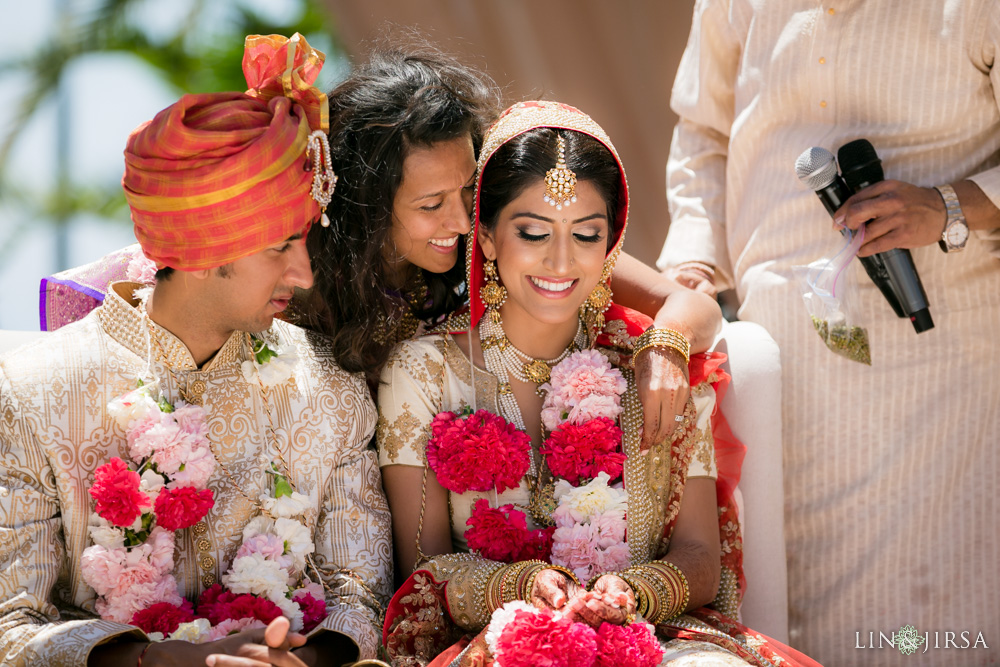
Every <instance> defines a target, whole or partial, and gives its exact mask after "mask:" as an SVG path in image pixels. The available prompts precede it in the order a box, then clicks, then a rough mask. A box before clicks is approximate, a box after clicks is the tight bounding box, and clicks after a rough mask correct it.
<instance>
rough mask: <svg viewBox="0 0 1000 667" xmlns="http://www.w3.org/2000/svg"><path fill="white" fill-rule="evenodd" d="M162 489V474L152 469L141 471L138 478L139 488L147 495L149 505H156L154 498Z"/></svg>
mask: <svg viewBox="0 0 1000 667" xmlns="http://www.w3.org/2000/svg"><path fill="white" fill-rule="evenodd" d="M162 489H163V475H161V474H160V473H158V472H153V471H152V470H147V471H146V472H144V473H142V477H140V478H139V490H140V491H142V492H143V493H145V494H146V495H147V496H149V506H150V507H154V506H155V505H156V498H157V497H158V496H159V495H160V491H161V490H162Z"/></svg>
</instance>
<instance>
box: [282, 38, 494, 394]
mask: <svg viewBox="0 0 1000 667" xmlns="http://www.w3.org/2000/svg"><path fill="white" fill-rule="evenodd" d="M329 98H330V151H331V157H332V161H333V169H334V171H335V172H336V173H337V176H338V178H339V180H338V182H337V186H336V189H335V190H334V194H333V200H332V201H331V202H330V205H329V207H328V208H327V215H328V217H329V218H330V223H331V224H330V227H328V228H323V227H320V226H318V225H316V226H314V227H313V229H312V231H311V232H310V234H309V237H308V240H307V243H308V247H309V254H310V256H311V257H312V262H313V271H314V274H315V286H314V288H313V291H312V296H311V298H310V300H309V302H308V303H307V304H306V306H305V308H304V310H305V312H304V313H301V315H300V319H301V321H302V323H303V324H305V325H306V326H309V327H311V328H314V329H317V330H319V331H321V332H323V333H326V334H328V335H330V336H331V337H332V339H333V353H334V356H335V358H336V360H337V363H338V364H339V365H340V366H341V367H342V368H344V369H345V370H347V371H350V372H358V371H362V372H364V373H366V374H367V376H368V378H369V380H375V379H377V377H378V373H379V370H380V369H381V367H382V366H383V364H384V363H385V361H386V359H387V358H388V355H389V352H390V351H391V349H392V346H393V342H394V341H393V339H392V337H391V336H389V337H388V339H387V340H386V339H380V337H379V335H378V332H379V331H380V330H381V331H384V330H385V327H386V323H387V322H391V321H393V319H394V318H397V319H398V316H399V313H398V312H395V311H396V310H398V308H399V297H398V295H397V296H396V297H394V296H393V295H392V293H391V290H392V289H393V288H394V287H397V288H398V286H392V285H390V284H388V282H387V278H388V276H387V271H386V266H385V265H384V263H383V254H382V252H383V247H385V246H386V244H387V243H390V231H391V228H392V206H393V200H394V198H395V195H396V191H397V189H398V188H399V185H400V182H401V180H402V174H403V161H404V160H405V159H406V157H407V155H408V153H409V151H410V149H411V148H413V147H432V146H434V145H435V144H438V143H439V142H443V141H449V140H453V139H458V138H461V137H465V136H471V138H472V144H473V148H474V150H475V152H476V155H477V156H478V153H479V148H480V147H481V146H482V139H483V133H484V132H485V130H486V127H487V126H488V125H489V123H491V122H492V121H493V120H494V119H495V118H496V114H497V110H498V104H499V92H498V89H497V87H496V84H494V83H493V82H492V81H491V80H490V79H489V77H488V76H487V75H486V74H484V73H482V72H479V71H477V70H475V69H472V68H470V67H467V66H465V65H462V64H461V63H459V62H457V61H456V60H453V59H452V58H450V57H448V56H445V55H443V54H442V53H440V52H438V51H436V50H435V49H433V48H432V47H430V46H428V45H423V44H422V45H420V46H419V47H417V48H415V49H410V50H407V51H403V50H398V49H385V48H381V49H377V50H375V51H374V52H373V53H372V54H371V56H370V58H369V60H368V62H367V63H366V64H364V65H362V66H360V67H359V68H357V69H355V70H354V71H353V72H352V73H351V75H350V76H349V77H348V78H347V80H345V81H344V82H343V83H341V84H340V85H339V86H337V87H336V88H335V89H334V90H333V91H332V92H331V93H330V95H329ZM460 244H461V245H460V247H459V252H458V256H459V258H462V257H464V256H465V254H464V250H463V248H464V239H463V241H461V242H460ZM419 270H420V271H421V273H422V274H423V278H424V281H425V283H426V284H427V287H428V306H427V307H426V308H423V309H421V310H419V311H418V312H417V313H416V315H417V317H418V318H420V319H424V320H433V319H435V318H437V317H439V316H441V315H444V314H446V313H449V312H452V311H453V310H455V309H456V308H457V307H458V306H459V305H461V304H462V303H464V302H465V300H466V295H465V293H464V278H465V273H464V267H463V262H462V261H461V260H460V261H458V262H456V265H455V266H454V267H453V268H452V269H451V270H450V271H448V272H447V273H444V274H435V273H431V272H428V271H424V270H423V269H419ZM460 287H462V289H460ZM380 328H381V329H380Z"/></svg>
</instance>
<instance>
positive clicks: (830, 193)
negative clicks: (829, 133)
mask: <svg viewBox="0 0 1000 667" xmlns="http://www.w3.org/2000/svg"><path fill="white" fill-rule="evenodd" d="M795 174H796V175H797V176H798V177H799V180H800V181H802V183H803V184H805V186H806V187H807V188H809V189H810V190H813V191H815V192H816V196H817V197H819V200H820V201H821V202H823V207H824V208H826V210H827V213H829V214H830V215H831V216H833V214H834V213H836V212H837V209H839V208H840V207H841V206H843V204H844V202H845V201H847V198H848V197H850V196H851V191H850V189H848V187H847V183H845V182H844V179H842V178H841V177H840V174H838V173H837V161H836V159H835V158H834V157H833V153H831V152H830V151H828V150H826V149H825V148H819V147H818V146H814V147H813V148H809V149H806V150H805V151H804V152H803V153H802V155H800V156H799V158H798V159H797V160H796V161H795ZM840 233H841V234H843V235H844V236H850V235H851V231H850V230H849V229H847V228H844V229H842V230H840ZM858 259H859V260H860V261H861V266H863V267H865V272H866V273H867V274H868V277H869V278H871V279H872V282H873V283H875V286H876V287H878V289H879V291H880V292H882V296H884V297H885V300H886V301H888V302H889V305H890V306H892V309H893V311H894V312H895V313H896V316H897V317H906V316H907V314H906V313H905V312H903V307H902V306H901V305H899V298H898V297H897V296H896V293H895V291H893V287H892V281H891V280H889V272H888V271H887V270H886V268H885V263H884V262H883V261H882V259H881V258H880V257H879V256H878V255H874V256H872V257H858Z"/></svg>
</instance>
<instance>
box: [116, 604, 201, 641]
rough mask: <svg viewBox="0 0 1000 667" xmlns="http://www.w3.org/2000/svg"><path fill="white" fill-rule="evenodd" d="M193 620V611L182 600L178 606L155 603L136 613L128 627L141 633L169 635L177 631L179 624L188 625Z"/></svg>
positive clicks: (189, 605)
mask: <svg viewBox="0 0 1000 667" xmlns="http://www.w3.org/2000/svg"><path fill="white" fill-rule="evenodd" d="M193 620H194V609H193V608H192V606H191V603H190V602H188V601H187V600H182V601H181V603H180V604H179V605H177V604H171V603H169V602H157V603H155V604H152V605H150V606H148V607H146V608H145V609H143V610H142V611H137V612H136V613H135V614H133V615H132V619H131V620H130V621H129V624H130V625H134V626H136V627H138V628H141V629H142V631H143V632H145V633H146V634H149V633H151V632H162V633H163V634H164V635H169V634H170V633H171V632H173V631H174V630H176V629H177V626H178V625H180V624H181V623H188V622H190V621H193Z"/></svg>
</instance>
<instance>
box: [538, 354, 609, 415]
mask: <svg viewBox="0 0 1000 667" xmlns="http://www.w3.org/2000/svg"><path fill="white" fill-rule="evenodd" d="M627 386H628V384H627V383H626V382H625V378H624V377H622V374H621V371H619V370H618V369H617V368H614V367H613V366H612V365H611V362H609V361H608V360H607V358H606V357H605V356H604V355H603V354H601V353H600V352H598V351H597V350H581V351H579V352H574V353H573V354H571V355H570V356H568V357H566V359H564V360H563V361H561V362H560V363H558V364H556V366H555V368H553V369H552V377H551V379H550V380H549V381H548V382H547V383H545V384H543V385H542V386H541V389H542V390H543V391H545V392H547V393H546V395H545V402H544V403H543V405H542V423H543V424H545V428H547V429H548V430H549V431H554V430H555V429H556V427H557V426H559V424H560V423H562V422H563V421H566V420H569V421H570V422H572V423H574V424H580V423H583V422H585V421H587V420H589V419H595V418H597V417H606V418H608V419H614V418H615V417H617V416H618V414H619V413H620V412H621V395H622V394H624V393H625V389H626V388H627Z"/></svg>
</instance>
